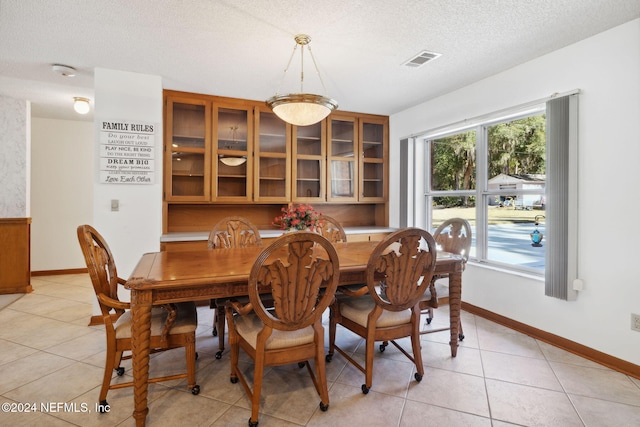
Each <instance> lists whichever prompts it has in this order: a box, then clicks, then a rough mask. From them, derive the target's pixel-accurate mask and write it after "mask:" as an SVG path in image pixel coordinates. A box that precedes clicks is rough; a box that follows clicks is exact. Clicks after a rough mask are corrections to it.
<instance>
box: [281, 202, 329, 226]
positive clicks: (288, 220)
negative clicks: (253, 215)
mask: <svg viewBox="0 0 640 427" xmlns="http://www.w3.org/2000/svg"><path fill="white" fill-rule="evenodd" d="M281 212H282V215H280V216H279V217H277V218H275V219H274V221H273V225H275V226H278V227H280V228H281V229H283V230H290V229H294V230H304V229H312V230H313V229H314V228H315V227H316V226H318V223H319V222H320V219H319V217H320V214H319V213H318V212H317V211H316V210H315V209H314V208H313V206H311V205H304V204H298V205H291V206H289V207H283V208H282V209H281Z"/></svg>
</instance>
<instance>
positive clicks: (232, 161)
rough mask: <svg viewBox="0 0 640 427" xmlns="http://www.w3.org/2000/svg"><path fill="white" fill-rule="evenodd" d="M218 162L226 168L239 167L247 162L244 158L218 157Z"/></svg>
mask: <svg viewBox="0 0 640 427" xmlns="http://www.w3.org/2000/svg"><path fill="white" fill-rule="evenodd" d="M220 161H221V162H222V163H224V164H225V165H227V166H240V165H241V164H243V163H244V162H246V161H247V158H246V157H220Z"/></svg>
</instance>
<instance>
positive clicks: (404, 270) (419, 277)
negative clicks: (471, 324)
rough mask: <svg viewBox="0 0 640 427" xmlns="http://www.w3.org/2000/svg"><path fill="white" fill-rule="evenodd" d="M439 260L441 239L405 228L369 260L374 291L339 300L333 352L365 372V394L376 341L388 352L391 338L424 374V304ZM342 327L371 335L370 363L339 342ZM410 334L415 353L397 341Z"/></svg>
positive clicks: (333, 317)
mask: <svg viewBox="0 0 640 427" xmlns="http://www.w3.org/2000/svg"><path fill="white" fill-rule="evenodd" d="M435 262H436V249H435V241H434V240H433V237H432V236H431V234H429V233H428V232H427V231H425V230H422V229H419V228H405V229H402V230H399V231H396V232H394V233H391V234H390V235H388V236H387V237H386V238H385V239H384V240H382V241H381V242H380V243H378V245H377V246H376V247H375V249H374V250H373V252H372V253H371V255H370V257H369V262H368V264H367V272H366V278H367V288H368V293H367V294H366V295H365V296H361V297H345V296H342V297H340V298H336V299H335V301H334V302H333V304H331V310H330V315H329V353H328V354H327V356H326V360H327V362H330V361H331V359H332V358H333V355H334V353H335V351H337V352H338V353H340V354H341V355H342V356H343V357H344V358H345V359H347V360H348V361H349V362H350V363H351V364H353V365H354V366H355V367H356V368H358V369H359V370H360V371H361V372H362V373H364V375H365V383H364V384H362V393H364V394H367V393H369V390H370V389H371V386H372V384H373V356H374V346H375V342H376V341H382V344H380V347H379V348H380V351H381V352H382V351H384V350H385V347H386V346H387V345H388V343H389V341H390V342H391V343H392V344H393V345H394V346H396V347H397V348H398V349H399V350H400V351H401V352H402V353H403V354H404V355H405V356H407V358H408V359H409V360H411V361H412V362H413V363H414V364H415V367H416V373H415V375H414V378H415V379H416V381H421V380H422V376H423V375H424V367H423V366H422V355H421V353H420V334H419V332H420V331H419V328H420V308H419V302H420V299H421V298H422V295H423V294H424V292H425V291H426V289H427V288H428V286H429V283H430V282H431V277H432V276H433V271H434V268H435ZM337 325H342V326H343V327H344V328H346V329H348V330H350V331H352V332H354V333H355V334H357V335H358V336H360V337H362V338H364V339H365V342H366V349H365V366H362V365H361V364H360V363H358V362H357V361H356V360H354V359H353V358H352V357H351V356H350V355H349V354H347V353H346V352H345V351H344V350H343V349H341V348H340V347H338V345H337V344H336V329H337ZM404 337H410V338H411V347H412V353H413V355H411V354H409V353H408V352H407V351H406V350H405V349H403V348H402V347H401V346H400V345H399V344H397V343H396V341H395V340H397V339H400V338H404Z"/></svg>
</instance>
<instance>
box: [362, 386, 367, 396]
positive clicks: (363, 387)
mask: <svg viewBox="0 0 640 427" xmlns="http://www.w3.org/2000/svg"><path fill="white" fill-rule="evenodd" d="M368 393H369V387H367V385H366V384H362V394H368Z"/></svg>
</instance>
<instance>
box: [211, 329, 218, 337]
mask: <svg viewBox="0 0 640 427" xmlns="http://www.w3.org/2000/svg"><path fill="white" fill-rule="evenodd" d="M211 335H213V336H214V337H217V336H218V330H217V329H216V328H213V331H211Z"/></svg>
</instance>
